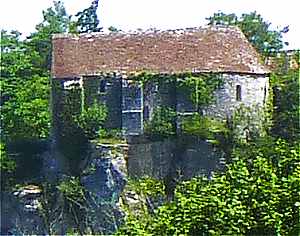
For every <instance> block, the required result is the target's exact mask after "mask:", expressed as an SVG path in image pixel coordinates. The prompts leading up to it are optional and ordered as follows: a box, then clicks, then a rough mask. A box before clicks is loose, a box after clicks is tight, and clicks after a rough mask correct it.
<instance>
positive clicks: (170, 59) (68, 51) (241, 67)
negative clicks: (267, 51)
mask: <svg viewBox="0 0 300 236" xmlns="http://www.w3.org/2000/svg"><path fill="white" fill-rule="evenodd" d="M141 71H147V72H153V73H183V72H236V73H255V74H265V73H269V70H268V69H267V68H266V67H265V66H264V65H263V64H261V63H260V59H259V55H258V53H257V52H256V51H255V49H254V48H253V47H252V46H251V45H250V43H249V42H248V41H247V39H246V37H245V36H244V35H243V33H242V32H241V31H240V30H239V29H238V28H236V27H207V28H193V29H184V30H168V31H146V32H140V33H131V34H124V33H111V34H103V33H95V34H81V35H78V36H76V35H72V34H57V35H54V36H53V60H52V76H53V77H56V78H63V77H73V76H81V75H93V74H99V73H101V72H121V73H128V74H129V73H137V72H141Z"/></svg>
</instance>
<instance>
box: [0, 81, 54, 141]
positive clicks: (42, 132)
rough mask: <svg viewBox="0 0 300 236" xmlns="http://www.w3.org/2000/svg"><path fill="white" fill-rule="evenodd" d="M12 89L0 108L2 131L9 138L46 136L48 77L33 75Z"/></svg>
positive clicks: (47, 129)
mask: <svg viewBox="0 0 300 236" xmlns="http://www.w3.org/2000/svg"><path fill="white" fill-rule="evenodd" d="M14 91H15V94H14V95H13V97H11V98H10V99H9V100H8V101H7V102H6V103H5V104H4V106H3V108H2V112H1V119H2V122H3V123H2V124H3V133H4V134H5V135H6V136H7V137H8V138H9V139H10V140H12V139H24V138H27V139H29V138H46V137H47V136H48V134H49V129H50V114H49V102H48V99H49V81H48V78H45V77H39V76H34V77H33V78H31V80H30V81H26V82H24V83H23V84H22V85H16V87H15V88H14Z"/></svg>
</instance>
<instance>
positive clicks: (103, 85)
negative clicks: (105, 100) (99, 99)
mask: <svg viewBox="0 0 300 236" xmlns="http://www.w3.org/2000/svg"><path fill="white" fill-rule="evenodd" d="M99 92H100V93H105V92H106V81H105V80H100V85H99Z"/></svg>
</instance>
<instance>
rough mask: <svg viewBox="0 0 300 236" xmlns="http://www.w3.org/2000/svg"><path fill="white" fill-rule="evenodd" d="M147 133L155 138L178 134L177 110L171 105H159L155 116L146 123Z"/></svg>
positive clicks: (154, 113)
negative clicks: (170, 106)
mask: <svg viewBox="0 0 300 236" xmlns="http://www.w3.org/2000/svg"><path fill="white" fill-rule="evenodd" d="M144 130H145V134H146V135H147V136H149V137H150V138H153V139H160V138H166V137H170V136H173V135H175V134H176V112H175V111H174V110H173V109H171V108H169V107H157V108H156V109H155V110H154V112H153V117H152V119H151V120H150V121H148V122H146V123H145V127H144Z"/></svg>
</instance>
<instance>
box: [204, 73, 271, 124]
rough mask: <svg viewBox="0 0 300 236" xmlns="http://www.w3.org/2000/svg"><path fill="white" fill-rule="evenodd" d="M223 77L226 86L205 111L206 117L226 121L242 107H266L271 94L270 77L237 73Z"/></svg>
mask: <svg viewBox="0 0 300 236" xmlns="http://www.w3.org/2000/svg"><path fill="white" fill-rule="evenodd" d="M222 77H223V81H224V85H223V87H222V88H221V89H218V90H217V91H215V94H214V96H215V102H214V103H213V104H211V105H210V106H209V107H207V108H206V109H205V114H206V115H208V116H213V117H218V118H221V119H226V118H228V117H231V116H232V114H233V113H234V111H235V110H236V109H237V108H238V107H240V106H244V107H249V108H251V109H253V108H255V107H257V108H263V107H264V105H265V103H266V101H267V98H268V93H269V80H268V77H266V76H265V75H255V74H235V73H224V74H223V75H222ZM238 90H239V91H238Z"/></svg>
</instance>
